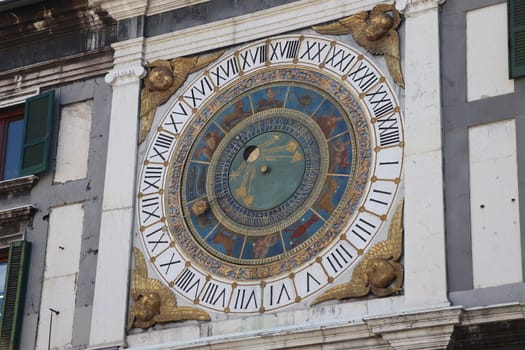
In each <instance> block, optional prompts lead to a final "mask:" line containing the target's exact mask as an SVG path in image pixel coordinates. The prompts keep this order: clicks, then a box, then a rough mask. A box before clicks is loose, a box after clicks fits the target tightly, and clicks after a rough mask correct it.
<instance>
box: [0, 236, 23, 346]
mask: <svg viewBox="0 0 525 350" xmlns="http://www.w3.org/2000/svg"><path fill="white" fill-rule="evenodd" d="M30 248H31V245H30V243H29V242H26V241H13V242H11V243H10V245H9V252H8V253H7V255H8V260H7V263H2V265H0V266H2V269H3V270H4V271H5V272H4V274H5V276H4V278H3V281H4V288H3V289H4V291H3V292H2V293H3V295H2V296H3V298H2V308H1V309H0V310H1V311H0V312H1V313H2V315H1V316H0V349H6V350H12V349H13V350H14V349H18V345H19V341H20V329H21V326H22V316H23V312H24V297H25V292H26V282H27V273H28V269H29V256H30ZM4 254H5V253H4Z"/></svg>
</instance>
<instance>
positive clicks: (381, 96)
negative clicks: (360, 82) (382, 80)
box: [366, 85, 394, 118]
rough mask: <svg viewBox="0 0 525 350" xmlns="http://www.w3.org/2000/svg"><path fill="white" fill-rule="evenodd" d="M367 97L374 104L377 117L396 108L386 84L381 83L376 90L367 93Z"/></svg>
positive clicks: (373, 108)
mask: <svg viewBox="0 0 525 350" xmlns="http://www.w3.org/2000/svg"><path fill="white" fill-rule="evenodd" d="M366 97H367V100H368V102H369V103H370V104H371V105H372V106H373V107H372V110H373V112H374V116H375V117H376V118H378V117H380V116H381V115H383V114H385V113H388V112H392V111H393V109H394V104H393V102H392V99H391V98H390V97H389V95H388V91H387V90H386V88H385V85H380V86H379V89H377V91H376V92H371V93H369V94H366Z"/></svg>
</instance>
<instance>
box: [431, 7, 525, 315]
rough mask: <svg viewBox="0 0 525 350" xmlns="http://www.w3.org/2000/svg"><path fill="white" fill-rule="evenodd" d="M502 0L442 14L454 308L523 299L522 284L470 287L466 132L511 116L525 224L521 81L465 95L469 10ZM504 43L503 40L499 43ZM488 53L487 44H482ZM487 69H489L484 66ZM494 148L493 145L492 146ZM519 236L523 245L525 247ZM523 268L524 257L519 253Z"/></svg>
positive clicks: (449, 9) (524, 86) (524, 87)
mask: <svg viewBox="0 0 525 350" xmlns="http://www.w3.org/2000/svg"><path fill="white" fill-rule="evenodd" d="M502 3H505V1H502V0H462V1H447V2H446V3H445V4H444V5H443V8H442V12H441V22H440V28H441V29H440V30H441V33H440V34H441V39H440V40H441V45H442V50H441V61H442V73H441V78H442V81H441V88H442V105H443V150H444V153H443V156H444V179H445V186H444V192H445V208H446V209H445V210H446V218H445V221H446V230H447V235H446V240H447V273H448V290H449V298H450V300H451V301H452V303H453V304H457V305H465V306H479V305H488V304H491V303H504V302H512V301H518V300H519V301H523V300H525V285H524V284H523V283H517V284H507V285H503V286H498V287H490V288H478V289H474V277H473V259H472V237H471V230H472V227H471V226H472V225H471V221H470V218H471V213H470V208H471V203H470V198H471V193H470V188H471V184H470V174H469V138H468V133H469V128H470V127H475V126H478V125H483V124H487V123H494V122H499V121H503V120H506V119H512V118H515V122H516V139H517V145H516V148H517V150H518V152H517V155H516V157H517V169H518V190H519V192H520V193H521V194H522V195H521V196H520V199H519V207H520V209H519V217H520V220H521V223H520V224H521V225H520V226H521V227H524V224H525V221H524V218H525V196H523V193H525V192H524V191H525V152H523V151H520V150H523V149H525V143H524V140H525V138H524V135H525V114H524V112H523V111H525V100H524V99H523V93H524V92H525V80H524V79H517V80H515V81H514V91H515V92H514V93H504V94H500V95H497V96H493V97H486V98H482V99H478V100H476V101H471V102H468V95H467V85H468V84H467V52H466V50H467V47H468V45H467V34H466V33H467V11H470V10H475V9H479V8H482V7H486V6H491V5H495V4H502ZM503 40H504V39H503ZM485 48H486V50H487V54H490V50H491V45H490V43H486V44H485ZM487 69H489V68H487ZM494 147H497V145H496V144H494ZM524 243H525V234H524V233H523V232H521V246H522V247H525V244H524ZM521 264H522V267H523V266H525V259H524V257H523V254H522V258H521Z"/></svg>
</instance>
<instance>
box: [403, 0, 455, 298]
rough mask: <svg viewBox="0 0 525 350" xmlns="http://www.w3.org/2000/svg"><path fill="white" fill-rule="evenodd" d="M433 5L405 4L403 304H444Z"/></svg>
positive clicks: (427, 1) (435, 0)
mask: <svg viewBox="0 0 525 350" xmlns="http://www.w3.org/2000/svg"><path fill="white" fill-rule="evenodd" d="M441 2H442V1H439V0H408V1H405V2H404V4H398V5H404V8H403V12H404V14H405V17H406V19H405V33H406V34H405V53H404V55H403V57H405V66H404V69H403V71H404V72H405V82H406V84H405V85H406V89H405V140H406V156H405V157H406V158H405V163H404V164H405V214H404V216H405V253H404V256H405V274H406V276H405V287H404V289H405V301H406V303H407V304H408V305H410V306H411V307H429V306H431V307H435V306H443V305H447V304H448V300H447V284H446V258H445V224H444V197H443V171H442V141H441V94H440V60H439V55H440V53H439V16H438V15H439V14H438V7H439V4H440V3H441Z"/></svg>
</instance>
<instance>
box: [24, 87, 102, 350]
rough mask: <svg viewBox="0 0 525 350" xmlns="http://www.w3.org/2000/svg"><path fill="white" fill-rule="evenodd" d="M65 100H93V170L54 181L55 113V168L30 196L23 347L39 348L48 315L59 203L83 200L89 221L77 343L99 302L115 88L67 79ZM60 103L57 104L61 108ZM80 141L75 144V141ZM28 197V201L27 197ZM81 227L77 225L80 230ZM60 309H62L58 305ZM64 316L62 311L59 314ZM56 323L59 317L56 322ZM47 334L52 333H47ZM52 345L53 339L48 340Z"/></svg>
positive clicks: (77, 301)
mask: <svg viewBox="0 0 525 350" xmlns="http://www.w3.org/2000/svg"><path fill="white" fill-rule="evenodd" d="M55 92H56V99H57V101H58V103H59V104H60V105H68V104H71V103H76V102H80V101H86V100H90V99H92V100H93V113H92V121H93V122H92V126H91V132H90V141H91V142H90V144H89V153H88V173H87V177H86V178H85V179H81V180H74V181H69V182H66V183H57V184H53V181H52V180H53V170H52V169H54V167H55V159H54V157H55V155H56V144H57V139H58V125H59V118H56V119H55V127H54V129H53V130H54V135H53V138H52V139H53V144H52V147H51V149H52V151H51V156H52V159H51V161H50V166H49V169H51V170H49V171H47V172H46V173H43V174H41V175H40V180H39V181H38V183H37V184H36V185H35V187H34V188H33V190H32V192H31V195H30V198H27V197H26V198H24V199H25V200H27V202H29V203H30V204H32V205H33V206H35V207H36V209H37V210H36V212H35V215H34V217H33V220H32V224H31V225H30V227H29V228H28V229H27V232H26V237H27V239H28V240H29V241H30V242H31V243H32V254H31V267H30V270H29V281H28V287H27V296H26V303H25V310H24V320H23V326H22V329H23V333H22V336H21V344H20V348H21V349H34V348H35V345H36V344H35V342H36V336H37V334H36V333H37V330H36V329H37V323H38V321H39V318H41V319H46V320H48V319H49V317H50V312H45V310H44V313H42V314H39V311H40V302H41V292H42V283H43V273H44V268H45V265H44V263H45V255H46V246H47V238H48V230H49V215H50V212H51V211H52V210H53V208H56V207H61V206H64V205H70V204H81V205H82V206H83V210H84V216H83V224H82V227H81V228H80V232H81V235H82V236H81V240H80V242H81V243H80V244H81V246H80V256H79V260H78V272H77V278H76V282H75V283H76V284H75V290H76V295H75V297H74V305H75V309H74V313H73V323H72V327H73V329H72V342H71V348H73V349H81V348H84V346H85V344H87V338H88V336H89V325H90V320H91V307H92V303H93V288H94V287H93V285H94V280H95V267H96V263H97V254H98V231H99V228H100V213H101V203H102V193H103V186H104V179H103V175H104V169H105V164H106V162H105V161H106V147H107V132H108V127H109V110H110V108H111V88H110V86H108V85H107V84H105V83H104V80H103V79H102V78H96V79H90V80H87V81H83V82H78V83H74V84H68V85H64V86H62V87H60V88H57V89H56V90H55ZM59 108H60V107H59V106H57V110H58V109H59ZM71 147H75V145H74V144H73V145H71ZM27 202H26V203H27ZM77 230H79V228H75V230H73V229H72V232H73V231H77ZM58 311H60V310H58ZM55 317H60V314H59V315H57V316H55ZM55 325H56V323H55ZM43 336H44V338H46V339H45V340H47V335H43ZM44 343H45V345H46V348H47V341H44Z"/></svg>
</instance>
